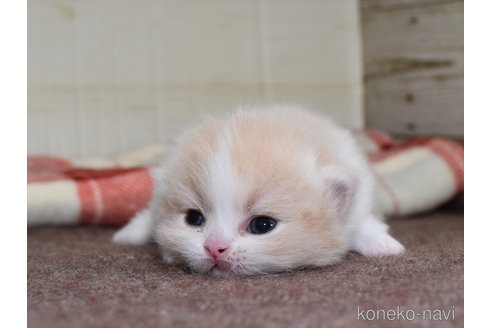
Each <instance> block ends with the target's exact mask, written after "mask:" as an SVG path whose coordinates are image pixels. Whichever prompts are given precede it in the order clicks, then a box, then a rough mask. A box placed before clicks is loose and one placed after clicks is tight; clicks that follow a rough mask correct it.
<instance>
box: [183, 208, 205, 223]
mask: <svg viewBox="0 0 492 328" xmlns="http://www.w3.org/2000/svg"><path fill="white" fill-rule="evenodd" d="M185 220H186V223H188V224H189V225H192V226H202V225H203V224H205V218H204V217H203V215H202V213H200V212H199V211H197V210H188V213H186V219H185Z"/></svg>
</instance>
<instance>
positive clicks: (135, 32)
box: [28, 0, 363, 157]
mask: <svg viewBox="0 0 492 328" xmlns="http://www.w3.org/2000/svg"><path fill="white" fill-rule="evenodd" d="M359 22H360V20H359V8H358V3H357V1H356V0H330V1H325V0H318V1H315V0H310V1H303V0H283V1H269V0H258V1H243V0H236V1H233V0H207V1H201V0H187V1H181V0H166V1H160V0H158V1H153V0H145V1H138V0H84V1H82V0H74V1H69V0H29V1H28V152H29V153H31V154H39V153H48V154H55V155H62V156H70V157H72V156H76V157H80V156H92V155H94V156H107V155H112V154H116V153H119V152H122V151H127V150H131V149H133V148H136V147H140V146H143V145H146V144H149V143H155V142H157V141H159V140H163V139H165V138H166V137H167V136H168V135H169V134H170V133H172V132H173V131H175V129H176V128H178V127H180V126H181V125H182V124H183V123H184V122H187V121H189V120H191V119H194V118H196V117H197V116H198V115H199V114H200V113H218V112H223V111H227V110H230V109H233V108H236V106H237V105H238V104H240V103H262V102H287V103H288V102H294V103H299V104H304V105H307V106H311V107H313V108H314V109H317V110H319V111H323V112H326V113H328V114H330V115H332V116H333V117H334V118H336V119H337V120H338V121H340V122H342V123H344V124H345V125H348V126H353V127H360V126H362V125H363V112H362V97H363V96H362V60H361V55H360V52H361V51H360V50H361V49H360V34H359V31H360V26H359Z"/></svg>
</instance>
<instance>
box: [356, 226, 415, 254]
mask: <svg viewBox="0 0 492 328" xmlns="http://www.w3.org/2000/svg"><path fill="white" fill-rule="evenodd" d="M354 246H355V250H356V251H358V252H359V253H361V254H362V255H364V256H371V257H378V256H388V255H401V254H403V253H404V252H405V247H403V245H402V244H400V242H399V241H398V240H396V239H395V238H393V237H391V236H390V235H389V234H388V233H387V232H385V233H384V234H379V235H375V236H371V237H360V238H359V240H357V241H356V242H355V245H354Z"/></svg>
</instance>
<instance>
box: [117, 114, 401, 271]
mask: <svg viewBox="0 0 492 328" xmlns="http://www.w3.org/2000/svg"><path fill="white" fill-rule="evenodd" d="M245 122H249V123H248V124H250V123H251V122H258V124H263V126H262V128H263V129H259V130H257V131H255V129H254V127H253V126H251V125H247V124H246V125H244V126H242V125H241V124H245ZM245 127H246V128H245ZM270 128H272V129H275V128H278V129H279V130H278V131H279V133H284V134H285V136H277V135H275V134H271V133H270V132H269V129H270ZM210 129H212V131H213V132H214V133H211V132H210ZM245 129H246V130H245ZM248 129H251V130H252V131H251V133H249V132H250V131H249V130H248ZM258 133H259V134H261V135H263V133H264V134H265V138H263V137H260V138H257V139H255V134H258ZM269 133H270V134H269ZM297 136H298V137H297ZM207 138H209V139H210V140H209V141H208V139H207ZM289 138H290V139H289ZM204 140H205V141H204ZM285 140H289V143H288V144H287V143H285V142H286V141H285ZM248 142H249V143H248ZM241 143H244V145H245V146H244V147H246V148H247V147H252V149H249V150H248V149H243V148H241V147H239V148H238V147H237V146H238V144H241ZM252 143H253V144H252ZM314 145H318V146H320V147H321V148H318V149H315V148H314ZM233 149H236V156H237V151H238V149H239V151H240V152H241V151H243V150H244V152H245V154H246V155H243V157H244V156H245V157H244V158H243V157H241V161H240V162H239V163H238V162H237V161H236V162H235V163H233V158H232V157H233V153H232V151H233ZM284 150H285V151H284ZM320 150H321V152H322V153H323V154H321V153H319V151H320ZM248 154H249V155H248ZM260 155H261V156H263V157H264V160H265V163H263V162H262V161H260V162H254V161H253V162H251V163H249V162H248V161H250V160H253V157H257V156H260ZM248 156H249V157H248ZM261 156H260V157H261ZM286 156H287V157H286ZM318 156H324V157H326V158H327V160H328V161H329V163H330V164H329V165H327V166H326V167H324V168H322V169H320V168H319V165H318V164H319V161H320V160H321V158H318ZM263 157H261V159H263ZM201 158H203V159H204V160H203V161H204V162H202V161H201V160H200V159H201ZM250 158H251V159H250ZM257 160H258V158H256V161H257ZM325 160H326V159H325ZM272 163H273V164H272ZM238 165H239V166H242V169H239V168H238V167H237V166H238ZM258 165H265V170H266V171H268V170H269V171H268V172H267V173H266V175H265V176H263V180H261V181H263V182H262V183H263V184H260V185H257V183H258V182H257V180H258V179H259V177H261V176H262V174H264V172H263V171H262V169H261V168H259V167H257V166H258ZM272 165H273V168H272ZM276 166H278V170H276V169H275V168H276ZM277 171H278V172H277ZM240 173H241V174H240ZM277 173H278V174H277ZM282 174H283V175H282ZM153 177H154V180H155V182H156V183H155V185H156V190H155V192H154V197H153V199H152V201H151V204H150V206H149V209H148V210H145V211H143V212H141V213H139V214H138V215H137V216H136V217H135V218H134V219H133V220H132V221H131V222H130V223H129V224H128V225H127V226H126V227H124V228H123V229H122V230H120V231H119V232H118V233H117V234H116V235H115V237H114V241H115V242H119V243H130V244H143V243H146V242H148V241H150V240H151V239H152V237H154V238H155V240H156V241H157V242H158V244H159V245H160V246H161V250H162V254H163V259H164V260H165V261H166V262H168V263H176V262H184V264H186V265H188V266H189V267H191V268H192V269H193V270H195V271H199V272H209V271H211V270H212V271H214V270H216V266H215V265H216V263H214V262H213V261H212V260H211V259H210V257H209V256H208V254H207V252H206V251H205V249H204V245H205V243H206V241H207V240H208V239H209V238H211V237H213V238H220V239H221V240H224V241H226V242H227V243H228V249H227V252H225V253H224V255H223V260H224V261H225V262H227V263H228V265H229V269H230V271H232V272H236V273H242V274H255V273H264V272H275V271H283V270H290V269H295V268H298V267H304V266H322V265H327V264H330V263H333V262H335V261H336V260H338V259H340V257H341V256H342V255H343V254H344V253H345V252H346V251H347V250H349V249H353V250H355V251H357V252H359V253H361V254H363V255H365V256H384V255H396V254H401V253H402V252H403V251H404V248H403V246H402V245H401V244H400V243H399V242H398V241H396V240H395V239H394V238H392V237H391V236H390V235H389V234H388V232H387V229H388V227H387V225H386V224H384V223H383V222H382V221H381V220H380V219H379V218H378V217H377V216H376V215H375V214H374V211H373V208H372V203H373V192H374V191H373V190H374V178H373V176H372V173H371V170H370V167H369V165H368V163H367V161H366V159H365V157H364V155H363V154H362V152H361V151H360V150H359V149H358V147H357V146H356V145H355V142H354V140H353V138H352V137H351V135H350V134H349V133H348V132H347V131H346V130H344V129H342V128H340V127H338V126H337V125H335V124H334V123H333V122H331V121H330V120H329V119H326V118H323V117H320V116H317V115H314V114H312V113H309V112H305V111H303V110H299V109H297V108H291V107H288V106H273V107H271V108H250V109H248V110H243V111H239V112H237V113H235V114H233V115H232V116H230V117H228V118H225V119H222V120H216V121H214V120H209V121H206V122H205V123H203V124H202V125H197V126H195V127H194V128H191V129H190V130H188V131H187V132H185V133H184V134H183V135H182V136H181V137H180V138H178V142H177V143H176V146H175V148H174V149H173V150H172V151H171V152H170V154H169V156H168V158H167V160H166V163H164V164H163V168H162V169H160V170H155V171H154V175H153ZM187 179H188V180H187ZM270 180H271V181H270ZM186 181H188V182H186ZM258 181H260V180H258ZM265 181H267V182H268V183H267V184H265V183H266V182H265ZM299 188H300V189H299ZM296 190H298V191H296ZM197 193H198V194H197ZM254 193H258V195H257V196H258V197H256V198H257V199H256V198H255V197H253V198H254V202H253V203H252V204H251V208H249V205H248V204H249V202H251V197H252V195H254ZM296 193H297V194H296ZM198 196H199V197H198ZM325 202H326V203H325ZM320 206H322V207H323V208H325V212H323V213H324V214H323V213H320V214H316V213H319V212H317V211H319V210H320ZM188 209H199V210H200V211H202V212H203V213H204V215H205V217H206V224H205V225H204V226H201V227H192V226H189V225H187V224H186V223H185V216H186V212H187V210H188ZM295 213H297V214H295ZM257 215H269V216H275V218H277V219H279V221H278V223H277V226H276V228H275V229H274V230H272V231H271V232H269V233H268V234H267V235H261V236H260V235H252V234H251V233H248V232H247V230H246V229H245V227H247V225H248V222H249V221H250V220H251V219H252V218H254V217H255V216H257ZM303 215H307V217H306V218H304V217H303ZM310 215H311V216H313V215H314V216H313V217H312V218H310V217H309V216H310ZM318 216H319V217H318ZM325 217H326V218H325ZM325 219H326V220H327V221H325ZM305 220H307V221H305ZM313 220H315V221H313ZM303 222H306V223H303ZM303 224H305V225H303ZM306 225H307V226H306ZM311 226H313V227H317V228H316V229H327V230H326V231H325V230H312V229H313V228H312V227H311ZM310 229H311V230H310ZM323 238H325V239H323Z"/></svg>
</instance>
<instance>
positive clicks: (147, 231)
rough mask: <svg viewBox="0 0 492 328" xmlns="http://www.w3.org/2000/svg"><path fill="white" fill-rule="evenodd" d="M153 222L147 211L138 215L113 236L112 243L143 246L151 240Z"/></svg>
mask: <svg viewBox="0 0 492 328" xmlns="http://www.w3.org/2000/svg"><path fill="white" fill-rule="evenodd" d="M152 229H153V220H152V216H151V215H150V211H149V210H144V211H142V212H140V213H138V214H137V215H136V216H135V217H134V218H133V219H132V220H131V221H130V222H129V223H128V224H127V225H126V226H124V227H123V228H121V229H120V230H118V232H117V233H115V234H114V236H113V242H114V243H117V244H123V245H144V244H146V243H148V242H150V241H151V240H152Z"/></svg>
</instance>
